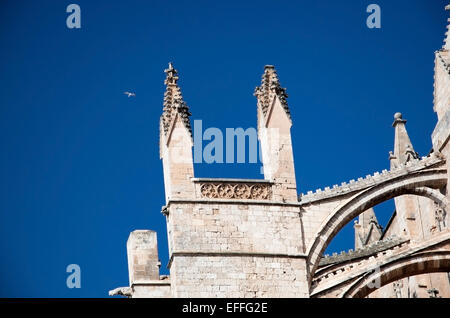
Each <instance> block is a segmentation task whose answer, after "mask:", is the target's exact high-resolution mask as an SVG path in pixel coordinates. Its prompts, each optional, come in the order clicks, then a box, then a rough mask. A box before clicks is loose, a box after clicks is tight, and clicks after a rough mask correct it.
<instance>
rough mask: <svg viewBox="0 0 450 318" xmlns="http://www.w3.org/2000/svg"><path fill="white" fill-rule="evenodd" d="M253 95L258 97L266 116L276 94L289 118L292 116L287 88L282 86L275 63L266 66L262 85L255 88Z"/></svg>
mask: <svg viewBox="0 0 450 318" xmlns="http://www.w3.org/2000/svg"><path fill="white" fill-rule="evenodd" d="M253 95H254V96H256V98H257V99H258V102H259V104H260V105H261V109H262V112H263V114H264V116H265V115H266V114H267V111H268V110H269V106H270V103H271V102H272V101H273V98H274V97H275V96H278V98H279V99H280V102H281V104H282V106H283V108H284V110H285V112H286V114H287V115H288V117H289V119H290V118H291V114H290V111H289V107H288V104H287V98H288V94H287V93H286V89H285V88H283V87H281V85H280V81H279V79H278V75H277V71H276V70H275V67H274V66H273V65H266V66H264V74H263V76H262V79H261V86H258V87H256V88H255V92H254V93H253Z"/></svg>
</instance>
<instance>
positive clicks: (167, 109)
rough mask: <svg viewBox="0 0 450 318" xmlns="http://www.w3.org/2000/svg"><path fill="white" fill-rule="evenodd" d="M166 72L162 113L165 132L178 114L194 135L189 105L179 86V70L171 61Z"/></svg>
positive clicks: (165, 132)
mask: <svg viewBox="0 0 450 318" xmlns="http://www.w3.org/2000/svg"><path fill="white" fill-rule="evenodd" d="M164 72H165V73H166V79H165V81H164V84H165V85H166V91H165V93H164V103H163V113H162V115H161V126H162V127H161V129H163V130H164V134H166V135H167V133H168V131H169V129H170V125H171V124H172V121H173V119H174V118H175V115H176V114H178V115H179V116H180V118H181V121H182V122H183V124H184V126H185V127H186V129H187V130H188V131H189V133H190V134H191V136H192V129H191V123H190V120H189V116H191V113H190V112H189V107H188V106H187V104H186V102H185V101H184V100H183V96H182V95H181V90H180V87H179V86H178V71H177V70H176V69H175V68H174V67H173V65H172V63H171V62H170V63H169V68H168V69H166V70H164Z"/></svg>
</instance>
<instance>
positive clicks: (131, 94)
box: [124, 92, 136, 97]
mask: <svg viewBox="0 0 450 318" xmlns="http://www.w3.org/2000/svg"><path fill="white" fill-rule="evenodd" d="M124 94H125V95H128V97H131V96H136V94H135V93H131V92H124Z"/></svg>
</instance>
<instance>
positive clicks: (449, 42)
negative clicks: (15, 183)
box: [442, 4, 450, 51]
mask: <svg viewBox="0 0 450 318" xmlns="http://www.w3.org/2000/svg"><path fill="white" fill-rule="evenodd" d="M445 10H448V11H450V4H449V5H447V6H446V7H445ZM447 22H448V25H447V32H445V35H446V37H445V40H444V46H443V47H442V49H443V50H444V51H450V18H448V19H447Z"/></svg>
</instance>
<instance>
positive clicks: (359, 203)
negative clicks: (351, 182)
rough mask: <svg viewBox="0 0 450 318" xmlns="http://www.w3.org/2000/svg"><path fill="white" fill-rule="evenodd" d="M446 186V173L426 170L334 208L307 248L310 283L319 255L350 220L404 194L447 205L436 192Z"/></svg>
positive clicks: (376, 188)
mask: <svg viewBox="0 0 450 318" xmlns="http://www.w3.org/2000/svg"><path fill="white" fill-rule="evenodd" d="M446 183H447V172H446V170H425V171H418V172H415V173H411V174H408V175H404V176H400V177H397V178H393V179H390V180H387V181H385V182H382V183H380V184H377V185H375V186H373V187H371V188H369V189H366V190H364V191H362V192H359V193H357V194H356V195H354V196H353V197H352V198H350V199H349V200H347V201H346V202H345V203H344V204H342V205H341V206H339V207H338V208H336V209H335V210H334V211H333V212H332V213H330V215H329V216H328V218H327V219H326V220H325V221H324V222H323V223H322V226H321V228H320V229H319V231H318V232H317V234H316V237H315V239H314V241H313V243H312V244H311V246H310V248H309V253H308V265H309V269H310V276H309V277H310V278H309V279H310V281H311V280H312V278H313V276H314V273H315V271H316V269H317V266H318V265H319V261H320V256H321V255H322V253H323V251H324V250H325V248H326V247H327V246H328V244H329V243H330V242H331V240H332V239H333V237H334V236H335V235H336V234H337V233H338V232H339V231H340V230H341V229H342V228H343V227H344V226H345V225H346V224H347V223H349V222H350V221H351V220H352V219H354V218H355V217H357V216H358V215H359V214H361V213H362V212H364V211H366V210H367V209H369V208H371V207H374V206H375V205H377V204H380V203H382V202H384V201H387V200H390V199H392V198H394V197H398V196H401V195H405V194H413V195H419V196H424V197H427V198H429V199H431V200H433V201H434V202H437V203H438V204H439V205H440V206H441V207H446V206H448V200H447V198H446V197H445V196H444V195H442V194H441V193H440V192H439V191H437V190H434V189H436V188H441V187H443V186H445V185H446Z"/></svg>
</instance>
